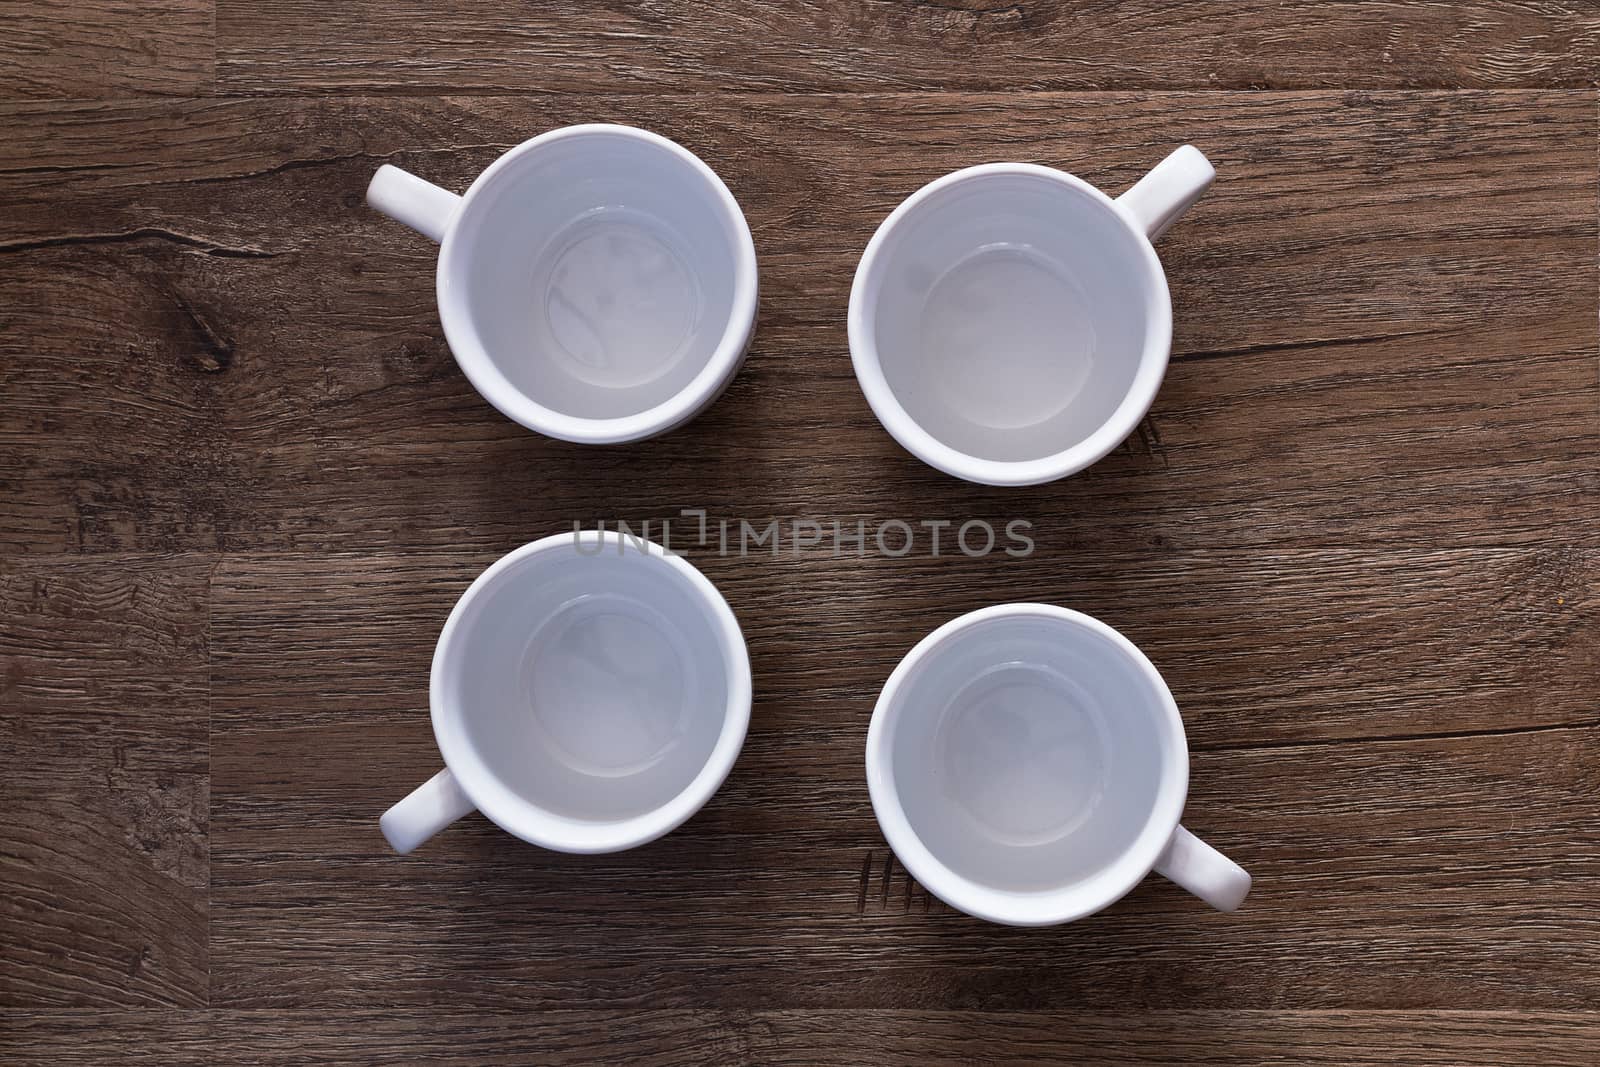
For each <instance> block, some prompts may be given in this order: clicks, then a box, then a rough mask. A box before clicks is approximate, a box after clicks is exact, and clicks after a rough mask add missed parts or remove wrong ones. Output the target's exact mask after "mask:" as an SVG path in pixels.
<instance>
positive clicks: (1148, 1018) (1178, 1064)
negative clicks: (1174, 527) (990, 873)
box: [0, 1009, 1600, 1067]
mask: <svg viewBox="0 0 1600 1067" xmlns="http://www.w3.org/2000/svg"><path fill="white" fill-rule="evenodd" d="M0 1042H4V1043H5V1044H4V1045H0V1047H7V1048H8V1051H9V1052H10V1057H11V1058H10V1060H9V1062H10V1063H12V1064H13V1065H14V1067H34V1065H40V1067H44V1065H48V1067H71V1065H74V1064H95V1065H98V1064H101V1063H105V1062H108V1061H115V1062H117V1063H125V1064H147V1063H149V1064H162V1065H164V1067H166V1065H170V1067H189V1065H195V1067H200V1065H205V1067H210V1065H212V1064H215V1063H217V1062H219V1057H222V1058H226V1059H227V1060H228V1061H229V1062H234V1063H252V1064H262V1065H271V1064H292V1065H295V1067H346V1065H349V1067H383V1065H390V1064H394V1065H410V1064H415V1063H418V1062H427V1063H429V1064H438V1065H440V1067H451V1065H471V1067H497V1065H502V1064H503V1065H521V1064H527V1063H541V1064H543V1063H559V1064H567V1063H571V1064H602V1063H605V1064H611V1063H615V1064H628V1065H630V1067H631V1065H639V1067H722V1065H727V1067H743V1065H745V1064H751V1063H761V1064H772V1065H774V1067H785V1065H789V1067H811V1065H815V1064H858V1063H866V1062H873V1063H890V1062H903V1063H973V1062H978V1063H993V1062H1011V1063H1024V1062H1026V1063H1042V1062H1060V1063H1089V1062H1092V1063H1095V1064H1107V1065H1111V1067H1115V1065H1119V1064H1141V1065H1147V1067H1190V1065H1192V1064H1195V1063H1204V1062H1223V1061H1222V1059H1221V1058H1220V1057H1219V1056H1218V1054H1217V1050H1218V1049H1222V1048H1226V1049H1227V1050H1228V1055H1227V1057H1226V1062H1229V1063H1241V1064H1245V1063H1262V1064H1265V1063H1294V1064H1338V1065H1342V1067H1478V1065H1482V1067H1511V1065H1515V1064H1529V1065H1537V1067H1591V1065H1592V1064H1593V1062H1594V1060H1595V1057H1597V1056H1600V1016H1597V1015H1596V1014H1595V1013H1593V1012H1467V1011H1442V1012H1407V1011H1372V1012H1359V1013H1352V1012H1336V1011H1243V1012H1232V1011H1229V1012H1208V1011H1172V1010H1158V1011H1148V1012H1139V1013H1137V1014H1121V1015H1118V1014H1098V1015H1093V1014H1087V1013H1083V1012H1059V1013H1058V1012H1052V1013H1050V1014H1048V1015H1045V1014H1040V1013H1023V1012H933V1011H850V1010H836V1011H814V1010H813V1011H805V1010H801V1011H653V1012H619V1011H555V1012H537V1013H526V1012H519V1013H515V1014H511V1013H507V1014H501V1015H489V1014H458V1013H450V1014H447V1015H443V1016H439V1015H433V1014H416V1015H403V1014H398V1013H395V1012H389V1011H358V1012H340V1013H337V1014H334V1013H324V1012H311V1013H305V1014H296V1015H285V1014H284V1013H281V1012H270V1011H267V1012H263V1011H236V1010H227V1009H219V1010H216V1011H212V1012H207V1013H205V1014H200V1013H197V1012H166V1013H159V1014H157V1013H146V1014H141V1015H126V1014H123V1015H116V1014H108V1013H73V1014H67V1013H61V1012H55V1013H50V1014H42V1015H35V1016H30V1017H26V1018H20V1017H17V1016H14V1015H13V1016H7V1015H4V1014H0Z"/></svg>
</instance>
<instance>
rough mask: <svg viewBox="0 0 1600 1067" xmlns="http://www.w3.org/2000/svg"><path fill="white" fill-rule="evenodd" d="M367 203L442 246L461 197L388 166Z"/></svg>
mask: <svg viewBox="0 0 1600 1067" xmlns="http://www.w3.org/2000/svg"><path fill="white" fill-rule="evenodd" d="M1152 173H1153V172H1152ZM367 203H368V204H370V205H371V206H373V207H375V208H377V209H378V210H379V211H381V212H383V213H384V214H385V215H388V216H389V217H390V218H391V219H394V220H395V221H396V222H403V223H405V224H406V225H407V226H410V227H411V228H412V229H413V230H416V231H417V232H418V233H420V234H422V235H423V236H424V237H430V238H432V239H433V241H434V243H435V244H438V243H441V242H443V241H444V235H445V231H447V230H449V229H450V223H451V221H452V220H454V219H455V214H456V209H457V208H458V207H460V206H461V198H460V197H459V196H457V195H456V194H455V193H452V192H451V191H450V190H448V189H441V188H439V187H438V186H437V185H434V184H433V183H432V182H425V181H423V180H422V179H421V178H419V177H417V176H416V175H415V174H412V173H410V172H409V171H404V170H401V169H400V168H399V167H394V166H390V165H389V164H388V163H385V164H384V165H383V166H381V167H379V168H378V173H376V174H374V175H373V176H372V181H370V182H368V183H367Z"/></svg>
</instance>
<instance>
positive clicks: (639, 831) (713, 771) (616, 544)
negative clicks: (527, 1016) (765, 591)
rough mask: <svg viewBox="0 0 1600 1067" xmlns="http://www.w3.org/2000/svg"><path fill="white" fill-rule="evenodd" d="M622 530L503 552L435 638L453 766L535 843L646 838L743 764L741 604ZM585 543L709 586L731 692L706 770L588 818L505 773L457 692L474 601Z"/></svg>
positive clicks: (437, 696)
mask: <svg viewBox="0 0 1600 1067" xmlns="http://www.w3.org/2000/svg"><path fill="white" fill-rule="evenodd" d="M627 541H628V543H627V544H623V539H622V536H621V535H620V534H619V533H617V532H616V531H614V530H583V531H580V532H572V533H561V534H552V535H551V536H549V537H543V538H540V539H539V540H537V541H532V542H530V543H528V544H526V545H523V546H522V547H521V548H517V549H514V550H512V551H511V552H508V553H507V554H506V555H504V556H501V557H500V558H499V559H498V560H496V561H495V562H493V563H491V564H490V565H489V566H488V567H487V568H486V569H485V570H484V571H483V573H481V574H479V575H478V576H477V578H475V579H473V581H472V584H471V585H469V586H468V587H467V590H466V592H464V593H462V594H461V597H460V599H458V600H457V601H456V603H455V606H454V607H453V608H451V610H450V615H449V617H448V618H447V619H446V620H445V623H444V627H443V629H442V630H441V631H440V633H439V640H438V643H437V644H436V645H435V646H434V653H433V665H432V668H431V670H430V673H429V679H428V703H429V711H430V718H431V720H432V723H433V733H434V739H435V741H436V742H437V743H438V746H439V754H440V755H441V756H442V757H443V758H444V763H445V766H447V767H449V768H450V771H451V773H452V774H454V775H455V778H456V781H457V782H458V783H459V784H460V786H461V789H462V791H463V792H465V793H466V794H467V796H468V797H469V798H470V799H471V800H472V803H473V804H474V806H476V807H477V809H478V810H479V811H481V812H482V813H483V814H484V816H485V817H486V818H488V819H489V821H490V822H493V823H494V824H495V825H496V826H498V827H500V828H501V829H502V830H504V831H506V832H507V833H509V834H512V835H513V836H515V837H519V838H521V839H522V840H524V841H527V842H529V843H530V844H534V845H539V846H541V847H543V848H548V849H553V850H555V851H557V852H574V853H585V854H593V853H601V852H619V851H622V850H623V849H628V848H634V847H635V846H638V845H643V844H646V843H648V842H650V841H654V840H655V839H656V838H658V837H661V836H662V835H663V834H666V833H669V832H671V831H672V830H675V829H677V827H679V826H680V825H682V824H683V823H684V822H685V821H687V820H688V819H689V817H690V816H692V815H693V814H694V813H695V812H697V811H699V810H700V809H701V808H702V807H703V806H704V805H705V803H706V801H708V800H710V799H711V797H712V796H713V795H714V794H715V793H716V791H717V790H718V789H719V788H721V786H722V783H723V782H724V781H725V780H726V779H727V777H728V773H729V772H730V771H731V770H732V769H733V764H734V762H735V760H737V759H738V757H739V752H740V750H741V749H742V748H743V747H744V739H745V735H746V733H747V732H748V730H749V727H750V703H751V695H752V694H751V674H750V656H749V652H748V650H747V649H746V647H745V641H744V633H743V631H741V630H740V628H739V620H738V619H737V618H736V617H735V616H734V614H733V609H732V608H730V607H729V606H728V602H727V600H726V599H724V598H723V596H722V594H721V593H720V592H719V591H718V590H717V587H716V586H715V585H713V584H712V583H711V579H709V578H707V577H706V576H705V575H704V574H703V573H701V572H700V570H699V569H698V568H696V567H695V566H694V565H693V564H691V563H690V562H689V561H688V560H686V559H684V558H683V557H681V556H677V555H672V554H669V553H668V552H667V551H666V549H664V548H662V547H661V546H660V545H658V544H656V543H655V542H654V541H643V540H641V539H637V538H633V537H629V538H628V539H627ZM577 545H600V546H601V549H600V551H599V554H600V555H602V556H603V555H606V554H607V550H610V551H619V552H628V551H639V550H640V549H641V548H642V549H643V550H645V551H646V552H647V553H648V555H649V556H650V557H651V558H653V559H655V560H659V561H660V562H661V564H662V565H664V566H667V567H670V568H672V569H673V570H675V571H677V572H678V574H680V575H681V576H682V577H683V578H684V579H686V580H687V581H688V583H689V584H690V586H691V587H692V588H693V589H694V591H695V592H696V593H697V594H698V595H699V599H700V601H701V603H702V605H703V606H704V608H705V609H706V611H707V612H708V614H709V615H710V616H711V619H712V621H713V624H714V626H715V628H716V631H717V638H718V643H719V645H720V647H721V650H722V654H723V663H724V667H725V672H726V673H725V682H726V687H727V700H726V702H725V704H724V707H723V718H722V728H721V730H720V732H719V733H718V735H717V741H716V744H715V745H714V746H713V747H712V750H711V753H710V755H709V756H707V758H706V761H705V763H704V764H703V765H702V766H701V768H700V770H699V772H698V773H697V774H696V775H695V776H694V778H693V779H691V780H690V782H689V784H688V785H686V786H684V788H683V789H682V790H680V791H679V792H678V794H677V795H676V796H674V797H673V798H672V799H671V800H669V801H667V802H666V803H665V804H662V805H661V806H659V807H657V808H655V809H653V810H651V811H649V812H646V813H644V814H643V815H635V816H631V817H629V818H626V819H617V820H588V819H577V818H572V817H568V816H562V815H557V814H555V813H553V812H550V811H548V810H546V809H545V808H542V807H540V806H539V805H537V804H534V803H532V802H531V801H528V800H525V799H523V798H522V797H521V796H519V795H518V794H517V793H516V792H515V791H513V790H512V789H511V788H510V787H509V786H507V785H506V784H505V783H504V782H502V781H501V780H500V778H499V776H498V775H496V774H495V773H494V772H493V771H492V770H490V769H489V767H488V766H487V765H486V764H485V763H484V761H483V759H482V757H480V756H479V755H478V752H477V750H476V748H475V747H474V746H473V744H472V742H471V741H470V740H468V738H467V737H466V734H465V730H464V728H463V726H462V718H463V715H462V712H461V709H460V708H459V707H458V706H456V705H455V704H454V702H452V701H451V700H449V698H448V697H447V687H448V683H449V675H450V673H451V670H452V666H453V664H452V660H453V658H454V657H455V656H456V655H457V646H456V643H455V638H456V631H457V630H458V629H459V628H460V626H461V624H462V622H461V621H462V619H463V618H464V617H465V616H466V613H467V611H468V610H469V609H470V607H471V605H472V604H473V603H475V602H476V601H478V600H480V599H481V598H483V597H484V596H485V595H487V594H488V592H489V590H490V589H492V588H493V587H495V586H496V585H497V584H498V583H499V581H500V579H501V578H502V576H504V575H505V574H506V573H507V572H508V571H510V570H512V569H513V568H515V567H517V566H518V565H519V564H521V563H522V562H523V561H525V560H527V559H529V558H531V557H533V556H535V555H538V554H541V553H545V552H550V551H553V550H558V549H562V548H566V547H569V546H570V547H576V546H577Z"/></svg>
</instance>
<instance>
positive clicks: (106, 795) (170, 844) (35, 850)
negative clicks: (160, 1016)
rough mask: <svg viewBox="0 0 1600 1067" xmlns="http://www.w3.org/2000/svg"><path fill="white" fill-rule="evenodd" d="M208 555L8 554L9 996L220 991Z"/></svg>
mask: <svg viewBox="0 0 1600 1067" xmlns="http://www.w3.org/2000/svg"><path fill="white" fill-rule="evenodd" d="M210 566H211V561H210V560H209V559H205V558H201V557H181V558H171V557H169V558H132V557H125V558H103V559H101V558H96V559H91V560H84V559H50V560H39V559H33V560H28V561H26V562H25V563H23V562H16V561H5V562H0V678H3V681H0V733H3V736H4V738H5V752H6V764H7V766H6V773H5V776H4V780H3V782H0V807H3V809H4V811H5V816H4V818H3V819H0V1008H17V1007H29V1006H79V1005H81V1006H95V1007H129V1006H135V1005H141V1004H176V1005H188V1006H193V1005H199V1004H204V1003H205V1002H206V996H207V982H208V975H207V958H206V913H207V890H208V881H209V878H208V874H209V869H208V858H207V833H206V831H207V817H208V809H209V800H208V796H207V792H208V783H209V750H208V743H207V735H208V721H207V714H206V710H207V709H206V702H207V679H206V669H207V667H206V621H207V620H206V581H207V575H208V572H209V569H210ZM5 1058H6V1057H5V1056H4V1055H0V1059H5Z"/></svg>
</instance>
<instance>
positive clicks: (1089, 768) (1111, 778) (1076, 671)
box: [868, 608, 1188, 923]
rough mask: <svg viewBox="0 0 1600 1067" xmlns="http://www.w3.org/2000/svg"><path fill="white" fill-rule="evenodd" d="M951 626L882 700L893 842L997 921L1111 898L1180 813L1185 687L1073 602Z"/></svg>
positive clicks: (914, 867)
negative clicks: (1065, 607)
mask: <svg viewBox="0 0 1600 1067" xmlns="http://www.w3.org/2000/svg"><path fill="white" fill-rule="evenodd" d="M951 627H952V628H951V629H949V630H946V631H936V632H935V633H934V634H933V635H931V636H930V637H929V638H927V639H926V641H925V643H924V645H921V646H919V647H918V649H917V650H914V651H913V653H912V654H911V655H910V656H908V658H907V663H906V664H905V665H903V667H902V670H903V672H904V673H903V674H901V673H900V672H898V671H897V674H900V677H899V678H898V679H897V680H895V679H892V680H891V682H890V685H889V686H887V687H886V690H885V696H884V698H883V703H881V704H880V706H879V708H878V710H877V711H876V712H875V719H874V723H873V733H874V734H876V735H877V736H876V737H873V738H871V739H870V740H869V755H868V767H869V782H870V783H871V785H872V786H873V789H872V793H873V804H874V807H875V808H876V809H877V811H878V815H879V820H880V822H881V823H882V824H883V826H884V830H885V832H886V834H887V835H888V837H889V842H890V844H891V845H892V846H893V847H894V849H895V851H896V853H897V854H899V855H900V858H901V860H902V861H903V862H905V864H906V866H907V868H908V869H909V870H910V871H911V872H912V874H913V875H914V876H916V877H917V879H918V880H919V881H921V882H922V883H923V885H924V886H926V887H927V888H928V889H929V890H930V891H932V892H934V893H936V894H937V895H939V896H941V897H943V898H944V899H945V900H946V901H947V902H948V903H950V904H952V905H953V906H955V907H958V908H961V909H962V910H964V911H968V912H971V913H973V914H978V915H982V916H984V917H986V918H991V919H994V920H996V921H1002V922H1020V923H1036V922H1040V923H1042V922H1057V921H1062V920H1063V919H1065V918H1072V917H1076V916H1077V915H1079V914H1087V913H1088V912H1090V911H1094V910H1097V909H1098V908H1099V907H1102V906H1104V905H1105V904H1109V903H1111V902H1112V901H1113V900H1115V899H1117V898H1118V897H1120V896H1122V895H1123V894H1124V893H1125V892H1127V890H1128V889H1130V888H1132V886H1133V885H1134V883H1136V882H1137V881H1138V880H1139V879H1140V878H1142V877H1143V876H1144V875H1145V874H1146V873H1147V872H1148V871H1149V869H1150V867H1151V865H1152V864H1153V863H1154V862H1155V860H1156V856H1157V853H1158V851H1159V850H1160V848H1161V847H1163V846H1164V845H1165V844H1166V842H1167V840H1168V838H1169V837H1170V835H1171V833H1172V831H1173V829H1174V828H1175V827H1176V825H1177V820H1178V815H1179V814H1180V811H1181V807H1182V798H1183V795H1184V792H1185V790H1186V787H1187V779H1188V772H1187V767H1188V760H1187V755H1186V752H1185V751H1184V748H1183V746H1184V741H1183V734H1182V726H1181V723H1179V722H1178V720H1177V711H1176V707H1175V706H1174V705H1173V704H1172V698H1171V695H1170V694H1169V693H1168V692H1167V691H1166V689H1165V687H1164V686H1163V685H1161V684H1160V683H1159V681H1158V680H1153V679H1152V677H1151V675H1152V674H1153V668H1150V667H1149V665H1148V662H1147V661H1142V660H1141V659H1140V658H1135V657H1136V656H1137V653H1135V654H1134V655H1129V654H1128V650H1126V649H1124V648H1122V647H1121V646H1120V644H1119V642H1117V641H1116V640H1115V639H1114V638H1112V637H1110V636H1108V635H1106V634H1103V633H1101V632H1099V630H1097V629H1095V628H1093V627H1091V626H1086V625H1083V624H1081V623H1079V622H1077V621H1073V620H1072V619H1070V618H1065V617H1062V615H1061V614H1059V613H1058V609H1048V608H1044V609H1041V610H1038V611H1026V610H1024V611H1022V612H1009V613H998V614H988V615H987V617H984V618H980V619H978V620H976V621H971V622H968V623H966V624H961V620H958V622H957V623H953V624H951ZM874 750H875V751H874ZM874 768H876V769H875V770H874ZM905 831H909V834H906V833H905Z"/></svg>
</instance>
